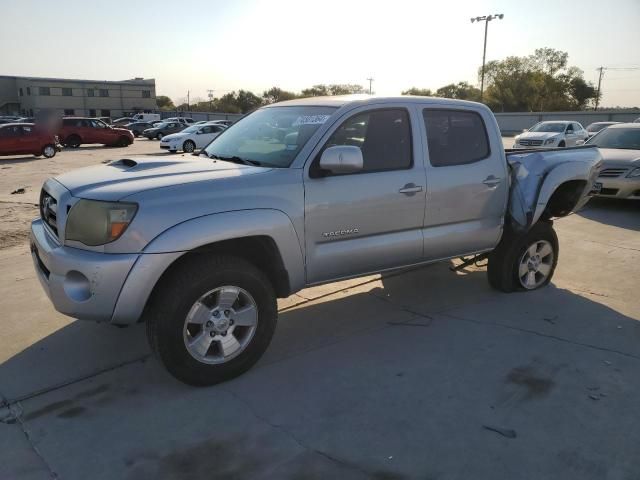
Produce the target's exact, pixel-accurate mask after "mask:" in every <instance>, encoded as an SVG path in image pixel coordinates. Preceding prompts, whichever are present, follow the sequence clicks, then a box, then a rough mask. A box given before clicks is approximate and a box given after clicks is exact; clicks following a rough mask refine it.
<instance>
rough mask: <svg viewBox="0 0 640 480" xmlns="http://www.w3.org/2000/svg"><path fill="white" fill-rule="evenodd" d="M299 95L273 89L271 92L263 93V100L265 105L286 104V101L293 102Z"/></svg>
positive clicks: (276, 88)
mask: <svg viewBox="0 0 640 480" xmlns="http://www.w3.org/2000/svg"><path fill="white" fill-rule="evenodd" d="M296 97H297V95H296V94H295V93H293V92H287V91H286V90H282V89H281V88H278V87H271V88H270V89H269V90H265V91H264V92H263V93H262V99H263V101H264V103H266V104H270V103H277V102H284V101H285V100H293V99H294V98H296Z"/></svg>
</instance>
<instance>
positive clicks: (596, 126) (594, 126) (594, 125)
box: [587, 123, 613, 133]
mask: <svg viewBox="0 0 640 480" xmlns="http://www.w3.org/2000/svg"><path fill="white" fill-rule="evenodd" d="M609 125H613V124H612V123H592V124H591V125H589V126H588V127H587V132H591V133H594V132H599V131H600V130H602V129H603V128H605V127H608V126H609Z"/></svg>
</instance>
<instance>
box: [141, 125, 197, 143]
mask: <svg viewBox="0 0 640 480" xmlns="http://www.w3.org/2000/svg"><path fill="white" fill-rule="evenodd" d="M185 128H187V126H186V125H185V124H184V123H180V122H162V123H159V124H157V125H156V126H154V127H152V128H147V129H146V130H144V131H143V132H142V135H143V136H145V137H147V138H148V139H149V140H152V139H154V138H155V139H156V140H162V137H164V136H165V135H170V134H172V133H178V132H181V131H182V130H184V129H185Z"/></svg>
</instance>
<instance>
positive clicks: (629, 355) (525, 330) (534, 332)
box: [440, 312, 640, 360]
mask: <svg viewBox="0 0 640 480" xmlns="http://www.w3.org/2000/svg"><path fill="white" fill-rule="evenodd" d="M440 315H443V316H445V317H449V318H451V319H453V320H460V321H463V322H470V323H475V324H477V325H492V326H495V327H501V328H506V329H509V330H515V331H518V332H522V333H527V334H530V335H536V336H538V337H543V338H549V339H552V340H558V341H560V342H565V343H569V344H571V345H576V346H578V347H585V348H590V349H593V350H600V351H602V352H609V353H614V354H617V355H621V356H624V357H627V358H632V359H634V360H640V355H635V354H633V353H627V352H623V351H621V350H616V349H614V348H609V347H601V346H599V345H594V344H592V343H583V342H577V341H575V340H571V339H569V338H565V337H559V336H557V335H551V334H548V333H542V332H538V331H537V330H530V329H528V328H522V327H515V326H513V325H507V324H504V323H500V322H483V321H480V320H474V319H471V318H464V317H460V316H457V315H452V314H450V313H446V312H440Z"/></svg>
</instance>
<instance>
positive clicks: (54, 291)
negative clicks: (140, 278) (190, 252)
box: [31, 219, 139, 322]
mask: <svg viewBox="0 0 640 480" xmlns="http://www.w3.org/2000/svg"><path fill="white" fill-rule="evenodd" d="M31 256H32V259H33V264H34V267H35V270H36V273H37V276H38V279H39V280H40V284H41V285H42V288H44V291H45V292H46V294H47V296H48V297H49V299H50V300H51V302H52V303H53V306H54V307H55V309H56V310H58V311H59V312H60V313H64V314H65V315H69V316H71V317H75V318H79V319H83V320H84V319H86V320H94V321H105V322H108V321H111V317H112V314H113V311H114V309H115V306H116V303H117V300H118V297H119V295H120V291H121V289H122V286H123V284H124V283H125V280H126V279H127V276H128V275H129V272H130V271H131V269H132V267H133V266H134V264H135V263H136V260H137V259H138V257H139V255H138V254H105V253H98V252H89V251H85V250H80V249H77V248H72V247H65V246H62V245H60V243H59V242H58V241H57V239H56V238H54V236H53V234H52V233H50V232H49V230H47V228H46V227H45V226H44V224H43V222H42V220H41V219H37V220H34V221H33V222H32V224H31Z"/></svg>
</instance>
